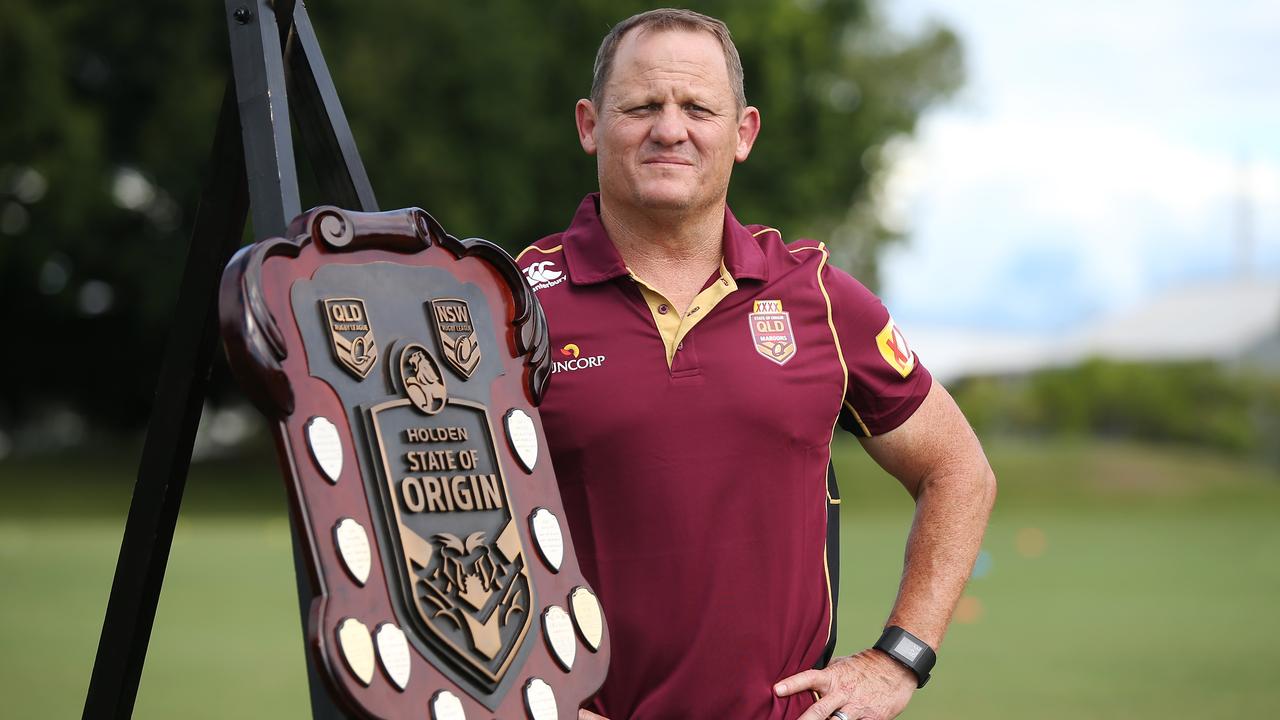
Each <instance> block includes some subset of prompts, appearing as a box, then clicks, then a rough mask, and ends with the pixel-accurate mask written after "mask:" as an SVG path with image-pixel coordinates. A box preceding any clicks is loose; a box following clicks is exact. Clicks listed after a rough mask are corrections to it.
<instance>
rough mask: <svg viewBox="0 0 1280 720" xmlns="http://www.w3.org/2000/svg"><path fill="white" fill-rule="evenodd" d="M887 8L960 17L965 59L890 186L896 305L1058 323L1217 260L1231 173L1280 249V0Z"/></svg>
mask: <svg viewBox="0 0 1280 720" xmlns="http://www.w3.org/2000/svg"><path fill="white" fill-rule="evenodd" d="M929 10H932V12H931V13H930V12H926V11H929ZM900 12H901V13H902V18H904V19H905V22H907V23H908V24H909V23H910V22H913V21H914V20H913V18H918V17H919V16H921V15H924V14H940V15H942V16H943V17H944V19H946V20H947V21H948V22H951V23H952V24H954V25H956V26H957V27H958V28H959V29H960V32H961V35H962V37H963V38H964V39H965V40H966V43H967V45H968V47H969V56H970V60H971V76H972V78H973V81H972V83H971V86H970V89H969V90H968V91H967V94H966V96H965V98H964V99H963V101H962V103H961V104H960V105H959V106H957V107H955V108H952V109H949V110H946V111H944V112H941V113H939V114H937V115H935V116H934V117H931V118H929V119H928V120H927V121H926V122H925V123H924V124H923V126H922V129H921V133H920V136H919V138H918V140H917V141H916V142H915V143H912V144H911V145H909V146H906V147H905V148H901V149H900V150H899V155H900V158H899V163H898V164H897V166H896V168H897V169H896V171H895V175H894V177H893V178H891V180H890V182H889V183H888V186H887V187H888V194H889V197H890V201H891V204H892V206H893V208H892V209H893V210H894V212H895V214H898V215H902V216H904V217H905V218H906V223H907V226H908V227H909V229H910V230H911V233H912V237H913V239H912V243H911V245H910V246H909V247H907V248H905V249H904V250H902V251H900V252H897V253H895V254H894V255H893V256H891V257H890V258H889V259H888V260H887V262H886V267H885V270H886V272H885V280H886V288H885V289H886V296H887V300H889V302H890V304H891V305H892V306H893V307H894V310H895V313H896V314H898V315H899V316H900V319H903V320H904V321H905V322H907V323H912V322H915V323H917V324H922V323H947V324H968V325H971V326H983V325H986V326H1004V327H1018V328H1024V329H1026V328H1033V329H1034V328H1038V329H1041V330H1046V329H1057V328H1060V327H1061V326H1062V325H1063V324H1065V323H1069V322H1072V321H1078V320H1080V319H1081V318H1083V317H1085V316H1087V315H1089V314H1091V313H1093V312H1095V311H1098V310H1107V309H1115V308H1118V307H1121V306H1124V305H1125V304H1127V303H1130V302H1133V301H1134V300H1136V299H1138V298H1140V297H1143V296H1146V295H1149V294H1150V293H1152V292H1153V291H1154V290H1156V289H1159V288H1160V287H1162V286H1163V285H1166V284H1168V283H1169V282H1171V281H1174V280H1178V279H1186V278H1191V277H1195V276H1196V275H1197V274H1200V275H1204V274H1215V273H1216V274H1219V275H1220V274H1222V273H1224V272H1226V271H1227V270H1228V269H1229V268H1231V267H1232V266H1233V265H1234V264H1235V262H1236V255H1237V247H1236V246H1237V243H1236V238H1237V236H1238V235H1239V227H1240V221H1239V217H1240V212H1239V208H1240V204H1241V203H1240V198H1241V197H1242V193H1244V192H1246V191H1247V194H1248V196H1249V197H1250V203H1249V207H1250V209H1251V210H1252V215H1253V223H1252V228H1253V236H1254V237H1255V239H1256V241H1257V244H1258V245H1259V246H1260V248H1259V257H1260V258H1261V259H1262V261H1263V263H1264V265H1267V266H1269V267H1271V268H1273V269H1277V268H1280V249H1278V248H1277V245H1280V133H1276V132H1275V130H1274V129H1275V128H1276V127H1280V74H1278V73H1274V72H1272V71H1271V68H1274V67H1277V66H1280V50H1278V49H1277V47H1278V46H1277V45H1276V44H1275V43H1274V40H1273V38H1274V37H1276V36H1278V35H1280V3H1261V2H1241V3H1232V4H1230V5H1229V6H1225V7H1224V6H1221V5H1219V6H1210V5H1209V4H1207V3H1191V2H1182V3H1152V2H1130V3H1102V2H1095V1H1094V0H1089V1H1087V2H1082V3H1071V4H1066V3H1060V4H1046V3H1034V4H1031V3H1022V4H1015V3H992V2H987V3H983V2H965V3H960V2H959V1H958V0H932V1H929V0H920V1H919V2H908V3H905V5H904V6H903V7H902V8H901V9H900ZM1246 178H1247V181H1246Z"/></svg>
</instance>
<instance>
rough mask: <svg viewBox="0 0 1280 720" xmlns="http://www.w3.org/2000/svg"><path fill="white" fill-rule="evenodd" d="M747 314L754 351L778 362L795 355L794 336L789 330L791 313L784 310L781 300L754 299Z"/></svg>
mask: <svg viewBox="0 0 1280 720" xmlns="http://www.w3.org/2000/svg"><path fill="white" fill-rule="evenodd" d="M753 309H754V312H752V313H751V315H749V316H748V317H749V319H750V322H751V340H752V342H753V343H754V344H755V346H756V352H758V353H760V354H761V355H763V356H765V357H767V358H769V359H770V360H772V361H774V362H776V363H778V364H779V365H785V364H787V361H788V360H790V359H791V358H793V357H795V355H796V336H795V334H794V333H792V332H791V314H790V313H787V312H784V311H783V309H782V301H781V300H756V302H755V307H754V308H753Z"/></svg>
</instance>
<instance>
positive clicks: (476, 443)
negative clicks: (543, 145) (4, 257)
mask: <svg viewBox="0 0 1280 720" xmlns="http://www.w3.org/2000/svg"><path fill="white" fill-rule="evenodd" d="M220 312H221V322H222V332H223V337H224V340H225V342H226V345H227V353H228V357H229V359H230V361H231V366H232V369H233V370H234V372H235V374H236V377H237V379H238V380H239V381H240V383H241V385H242V387H243V388H244V389H245V390H246V392H247V393H248V394H249V396H250V397H251V398H252V399H253V400H254V402H255V403H256V404H257V405H258V407H259V408H260V409H261V410H262V411H263V412H264V413H265V414H266V415H267V416H268V418H270V419H271V421H272V422H273V430H274V433H275V438H276V443H277V448H278V451H279V456H280V463H281V467H282V470H283V472H284V475H285V482H286V486H287V487H288V489H289V495H290V499H291V503H292V509H293V512H294V513H295V517H296V518H297V519H298V520H300V522H299V523H297V526H298V527H300V528H301V529H302V530H301V533H300V534H301V537H300V538H299V540H300V544H301V548H302V550H303V552H302V553H301V556H302V558H303V562H305V563H307V565H308V567H307V570H308V574H309V576H310V577H311V578H312V579H313V590H314V600H313V603H312V607H311V612H310V617H309V618H308V621H307V633H308V637H309V640H310V642H309V646H310V649H311V651H312V652H314V653H316V654H317V660H319V666H320V667H322V668H324V669H325V671H326V672H327V673H328V675H329V680H330V682H329V683H328V684H329V685H330V686H331V687H332V688H334V689H335V690H336V692H335V697H336V698H337V699H338V700H339V701H340V703H341V705H343V706H344V707H346V708H347V709H349V710H350V711H351V712H352V713H353V714H355V715H357V716H360V717H370V718H433V719H435V720H446V719H453V718H485V719H486V720H487V719H489V718H493V717H499V718H525V717H527V718H532V719H533V720H552V719H554V718H576V717H577V709H578V707H579V706H580V705H581V704H582V703H583V702H584V701H585V700H587V699H588V698H589V697H590V696H591V695H592V694H593V693H594V692H595V690H596V689H598V688H599V686H600V685H601V683H602V682H603V680H604V673H605V670H606V668H607V667H608V658H609V647H608V639H607V633H606V631H605V625H604V617H603V613H602V611H601V608H600V606H599V603H598V602H597V601H596V598H595V594H594V593H593V592H592V590H591V588H590V587H588V585H587V583H586V582H585V581H584V579H583V577H582V574H581V571H580V570H579V568H578V564H577V561H576V559H575V557H574V554H573V543H572V539H571V538H570V537H569V534H568V530H567V526H566V524H565V519H564V510H563V507H562V505H561V503H560V497H559V493H558V490H557V486H556V480H555V476H554V475H553V473H552V469H551V463H550V459H549V458H548V456H547V455H548V453H547V448H546V442H545V436H544V435H543V431H542V426H541V423H540V421H539V419H538V412H537V409H536V405H537V403H538V402H539V400H540V399H541V396H542V392H543V390H544V389H545V385H546V382H547V379H548V377H549V371H550V356H549V349H550V348H549V344H548V343H549V341H548V335H547V328H546V321H545V318H544V316H543V314H542V310H541V308H540V307H539V306H538V304H537V301H536V300H535V299H534V297H533V293H532V292H531V290H530V288H529V286H528V285H527V284H526V283H525V281H524V278H523V276H522V275H521V274H520V272H519V270H518V269H517V267H516V265H515V264H514V262H513V261H512V260H511V258H510V256H508V255H507V254H506V253H504V252H503V251H502V250H501V249H499V248H498V247H497V246H496V245H493V244H492V243H489V242H486V241H483V240H475V239H472V240H458V239H456V238H454V237H452V236H450V235H448V234H446V233H445V232H444V230H443V229H442V228H441V227H440V226H439V224H438V223H436V221H435V220H434V219H432V218H431V217H430V216H429V215H427V214H426V213H425V212H423V211H422V210H418V209H416V208H415V209H409V210H399V211H394V212H387V213H357V212H349V211H344V210H339V209H337V208H332V207H322V208H317V209H315V210H311V211H309V212H307V213H305V214H303V215H302V216H300V217H299V218H298V219H296V220H295V221H294V222H293V223H292V224H291V225H290V228H289V231H288V234H287V236H286V237H284V238H274V239H271V240H266V241H263V242H260V243H256V244H254V245H251V246H249V247H246V248H244V249H243V250H241V252H240V253H239V254H237V255H236V257H235V258H234V259H233V260H232V262H231V263H230V265H229V266H228V268H227V270H226V272H225V274H224V276H223V281H222V288H221V297H220Z"/></svg>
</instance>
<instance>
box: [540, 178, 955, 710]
mask: <svg viewBox="0 0 1280 720" xmlns="http://www.w3.org/2000/svg"><path fill="white" fill-rule="evenodd" d="M519 264H520V266H521V268H522V269H523V270H524V272H525V275H526V277H527V278H528V280H529V282H530V284H531V285H532V286H533V288H534V291H535V293H536V294H537V297H538V300H539V301H540V302H541V303H542V306H543V308H544V309H545V311H546V314H547V319H548V322H549V325H550V330H551V341H552V347H553V350H552V355H553V357H554V359H555V365H554V368H553V371H554V372H553V375H552V377H551V384H550V387H549V389H548V391H547V394H546V398H545V400H544V401H543V403H542V405H541V407H540V412H541V415H542V423H543V426H544V428H545V430H546V434H547V443H548V445H549V447H550V451H551V457H552V461H553V463H554V465H555V469H556V476H557V477H558V478H559V482H560V491H561V494H562V495H563V499H564V508H565V513H566V514H567V515H568V518H567V520H568V525H569V530H570V532H571V533H572V536H573V541H574V544H575V545H576V547H577V552H578V559H579V562H580V563H581V566H582V570H583V573H584V574H585V575H586V577H587V579H588V580H589V581H590V582H591V584H592V586H593V587H594V588H595V589H596V591H597V593H598V594H599V597H600V601H601V604H602V605H603V607H604V612H605V618H606V621H607V624H608V629H609V634H610V639H611V642H612V647H613V650H612V653H613V655H612V661H611V664H610V668H609V675H608V678H607V680H606V682H605V685H604V688H603V689H602V690H601V692H600V694H599V696H598V698H597V700H596V706H595V709H596V711H597V712H600V713H601V714H603V715H605V716H606V717H609V718H612V719H613V720H621V718H637V719H641V718H646V719H647V718H710V717H732V718H752V719H753V720H754V719H757V718H779V719H782V718H795V717H797V716H799V715H800V714H801V713H802V712H803V711H804V709H805V708H806V707H808V706H809V705H810V704H811V703H812V702H813V697H812V695H810V694H808V693H804V694H801V695H798V696H793V697H790V698H781V699H780V698H777V697H775V696H774V694H773V690H772V687H773V684H774V683H775V682H776V681H778V680H779V679H781V678H783V677H786V676H788V675H791V674H793V673H797V672H800V671H802V670H806V669H808V668H811V667H813V666H814V664H815V663H817V662H818V661H819V660H820V658H821V657H822V653H823V648H824V646H825V645H826V643H827V640H828V636H829V634H830V629H831V610H832V608H831V584H830V575H829V574H828V569H827V563H826V535H827V510H828V507H829V503H831V502H833V500H832V499H831V498H830V497H828V494H827V488H826V470H827V463H828V460H829V459H830V445H831V437H832V433H833V431H834V429H835V427H836V426H837V424H838V421H839V424H842V425H844V426H845V427H847V428H848V429H850V430H852V431H853V432H855V433H857V434H860V435H876V434H879V433H884V432H887V431H889V430H892V429H893V428H895V427H897V426H898V425H900V424H901V423H902V422H903V421H904V420H906V419H907V418H908V417H910V416H911V414H912V413H913V412H915V410H916V408H917V407H919V405H920V403H921V401H922V400H923V399H924V397H925V395H926V394H927V393H928V391H929V388H930V385H931V382H932V380H931V378H930V375H929V373H928V371H927V370H925V368H924V367H922V366H921V365H920V364H919V363H918V362H917V361H916V358H915V355H914V354H913V353H912V352H911V350H910V349H909V348H908V347H907V344H906V341H905V340H904V339H903V337H902V335H901V333H899V332H898V331H897V328H896V327H895V326H894V324H893V321H892V319H891V318H890V317H889V313H888V312H887V311H886V310H885V308H884V306H883V305H882V304H881V303H880V301H879V300H878V299H877V298H876V297H875V295H873V294H872V293H871V292H870V291H868V290H867V289H866V288H865V287H863V286H862V285H861V284H860V283H858V281H856V280H854V279H853V278H852V277H850V276H849V275H847V274H846V273H844V272H842V271H840V270H838V269H836V268H833V267H830V266H829V265H828V264H827V250H826V248H825V247H824V246H823V245H822V244H821V243H818V242H813V241H808V240H801V241H797V242H794V243H790V244H784V242H783V239H782V237H781V234H780V233H779V232H778V231H777V230H774V229H772V228H768V227H764V226H761V225H748V226H743V225H742V224H740V223H739V222H738V221H737V220H736V219H735V218H734V217H733V214H732V213H731V212H729V211H728V209H726V210H725V218H724V262H723V264H722V266H721V268H720V271H719V272H718V273H715V274H713V275H712V276H711V277H710V278H709V279H708V280H707V283H706V286H705V288H704V290H703V291H702V293H701V294H699V295H698V296H697V297H696V298H695V299H694V301H693V302H692V303H690V305H689V308H688V312H687V313H686V314H685V316H683V317H681V316H679V315H678V314H677V313H676V312H675V310H674V309H673V308H672V307H670V304H669V303H668V302H667V301H666V300H665V298H663V297H662V295H661V293H659V292H658V291H656V290H655V289H653V288H652V287H650V286H649V285H648V284H647V283H645V282H644V281H643V279H642V278H638V277H636V276H635V275H633V274H632V273H631V272H630V271H629V270H628V268H627V267H626V265H625V264H624V263H623V260H622V258H621V256H620V255H619V254H618V251H617V249H616V248H615V247H614V245H613V243H612V242H611V241H610V240H609V238H608V236H607V234H606V233H605V230H604V227H603V226H602V225H601V222H600V217H599V198H598V196H596V195H589V196H587V198H585V199H584V200H583V201H582V204H581V205H580V206H579V207H578V211H577V213H576V214H575V215H574V218H573V223H572V224H571V225H570V226H569V228H568V229H567V230H566V231H565V232H563V233H559V234H556V235H552V236H550V237H547V238H544V239H542V240H539V241H538V242H537V243H535V244H534V245H533V246H531V247H529V248H527V249H526V250H525V251H524V252H523V253H521V254H520V257H519ZM835 502H838V501H835Z"/></svg>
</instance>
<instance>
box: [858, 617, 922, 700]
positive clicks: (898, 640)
mask: <svg viewBox="0 0 1280 720" xmlns="http://www.w3.org/2000/svg"><path fill="white" fill-rule="evenodd" d="M872 647H874V648H875V649H876V650H879V651H880V652H882V653H884V654H886V655H888V656H889V657H891V658H893V659H894V660H897V661H898V662H899V663H901V664H902V665H905V666H906V668H907V669H908V670H910V671H911V672H913V673H915V674H916V679H917V680H919V681H920V684H919V685H916V688H917V689H918V688H922V687H924V686H925V684H926V683H928V682H929V671H931V670H933V664H934V663H936V662H938V655H937V654H936V653H934V652H933V648H931V647H929V644H928V643H926V642H925V641H923V640H921V639H920V638H918V637H916V636H915V635H912V634H911V633H909V632H907V631H906V630H903V629H902V628H900V627H898V626H897V625H890V626H889V627H887V628H885V629H884V634H883V635H881V636H880V639H879V640H877V641H876V644H875V645H873V646H872Z"/></svg>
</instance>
